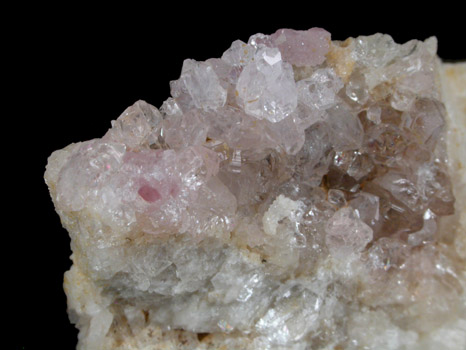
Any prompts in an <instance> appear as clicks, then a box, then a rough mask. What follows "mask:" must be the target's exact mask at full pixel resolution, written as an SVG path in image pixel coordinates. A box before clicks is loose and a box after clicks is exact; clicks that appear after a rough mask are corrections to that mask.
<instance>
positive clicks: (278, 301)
mask: <svg viewBox="0 0 466 350" xmlns="http://www.w3.org/2000/svg"><path fill="white" fill-rule="evenodd" d="M436 45H437V42H436V39H435V38H429V39H427V40H425V41H423V42H422V41H417V40H412V41H409V42H407V43H404V44H397V43H395V42H394V41H393V39H392V38H391V37H390V36H389V35H382V34H375V35H372V36H361V37H358V38H355V39H354V38H350V39H348V40H346V41H344V42H341V41H331V39H330V33H328V32H327V31H325V30H323V29H320V28H312V29H309V30H307V31H296V30H291V29H281V30H278V31H277V32H275V33H274V34H271V35H264V34H256V35H253V36H251V38H250V39H249V41H248V42H242V41H240V40H237V41H235V42H233V43H232V45H231V47H230V48H228V49H227V50H226V51H225V52H224V54H223V55H222V57H221V58H212V59H209V60H207V61H205V62H198V61H195V60H192V59H187V60H185V61H184V64H183V67H182V70H181V75H180V78H179V79H178V80H175V81H172V82H171V83H170V87H171V97H169V98H168V99H167V100H166V101H165V102H164V103H163V105H162V106H161V107H160V108H159V109H158V108H156V107H154V106H152V105H150V104H148V103H146V102H144V101H138V102H136V103H135V104H134V105H132V106H130V107H129V108H127V109H126V110H125V111H124V112H123V113H122V115H121V116H120V117H119V118H118V119H116V120H115V121H113V122H112V126H111V128H110V130H109V131H108V132H107V133H106V134H105V135H104V136H103V137H102V138H100V139H94V140H90V141H85V142H78V143H74V144H71V145H69V146H68V147H66V148H65V149H63V150H59V151H56V152H54V153H53V154H52V155H51V157H50V158H49V163H48V166H47V171H46V174H45V178H46V182H47V184H48V186H49V189H50V193H51V196H52V199H53V201H54V204H55V206H56V209H57V212H58V214H59V215H60V218H61V220H62V223H63V225H64V226H65V227H66V229H67V230H68V231H69V233H70V236H71V246H72V249H73V256H72V259H73V263H74V264H73V266H72V268H71V270H70V271H68V272H67V273H66V275H65V291H66V293H67V297H68V305H69V314H70V317H71V321H72V322H74V323H76V325H77V327H78V328H79V329H80V334H79V344H78V348H80V349H220V348H222V349H270V350H273V349H296V350H298V349H303V350H304V349H393V350H395V349H438V348H442V349H464V348H465V347H466V297H465V288H466V283H465V281H466V278H465V265H466V264H465V258H466V254H464V249H463V250H461V247H462V246H461V244H462V242H463V241H464V242H466V240H465V239H464V238H461V237H462V236H461V237H460V236H459V235H460V233H458V232H459V231H458V232H457V231H455V230H454V229H453V228H447V229H444V230H442V229H441V227H442V223H443V222H444V218H452V217H455V216H454V215H453V214H454V213H455V197H454V195H453V188H452V181H451V178H450V175H449V168H448V166H449V161H448V157H447V148H446V141H445V137H446V109H445V106H444V103H443V98H442V95H441V91H440V88H439V86H440V83H439V79H440V78H439V65H440V63H439V60H438V58H437V56H436ZM456 206H458V204H456ZM457 210H458V209H457ZM460 210H461V209H460ZM450 221H452V220H450ZM445 227H449V226H445ZM451 227H453V226H451ZM445 232H446V233H445ZM439 346H440V347H439Z"/></svg>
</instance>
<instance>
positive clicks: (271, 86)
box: [236, 47, 298, 123]
mask: <svg viewBox="0 0 466 350" xmlns="http://www.w3.org/2000/svg"><path fill="white" fill-rule="evenodd" d="M236 91H237V96H238V103H239V104H240V105H241V106H242V107H243V108H244V111H245V112H246V113H248V114H250V115H252V116H254V117H256V118H258V119H264V118H265V119H267V120H269V121H271V122H273V123H275V122H279V121H280V120H282V119H284V118H286V117H287V116H288V115H290V114H291V113H292V112H293V111H294V110H295V109H296V106H297V103H298V97H297V91H296V84H295V81H294V77H293V69H292V68H291V65H290V64H289V63H286V62H283V61H282V57H281V53H280V51H279V50H278V49H275V48H267V47H264V48H261V49H259V50H258V51H257V52H256V54H255V56H254V61H253V62H251V63H249V64H248V65H246V66H245V67H244V69H243V71H242V72H241V75H240V77H239V79H238V84H237V85H236Z"/></svg>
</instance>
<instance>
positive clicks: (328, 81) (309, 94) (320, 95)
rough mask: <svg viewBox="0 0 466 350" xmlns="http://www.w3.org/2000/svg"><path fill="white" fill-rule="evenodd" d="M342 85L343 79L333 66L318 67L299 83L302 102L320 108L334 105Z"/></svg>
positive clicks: (323, 108) (299, 94)
mask: <svg viewBox="0 0 466 350" xmlns="http://www.w3.org/2000/svg"><path fill="white" fill-rule="evenodd" d="M342 87H343V83H342V81H341V80H340V78H339V77H338V76H337V75H336V74H335V72H334V70H333V69H331V68H322V69H318V70H316V71H315V72H314V73H312V75H311V76H310V77H309V78H307V79H303V80H300V81H299V82H298V84H297V88H298V96H299V100H300V102H302V103H304V104H305V105H307V106H309V107H311V108H315V109H318V110H325V109H328V108H329V107H330V106H332V105H334V104H335V101H336V100H337V98H336V94H337V93H338V91H339V90H340V89H341V88H342Z"/></svg>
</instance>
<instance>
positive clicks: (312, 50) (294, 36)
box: [270, 28, 330, 66]
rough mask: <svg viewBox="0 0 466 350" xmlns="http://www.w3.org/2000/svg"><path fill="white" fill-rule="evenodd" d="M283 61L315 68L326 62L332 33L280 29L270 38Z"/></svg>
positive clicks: (312, 29)
mask: <svg viewBox="0 0 466 350" xmlns="http://www.w3.org/2000/svg"><path fill="white" fill-rule="evenodd" d="M270 38H271V40H272V42H273V44H274V45H275V46H276V47H278V48H279V49H280V52H281V53H282V55H283V59H284V60H285V61H286V62H289V63H291V64H293V65H296V66H315V65H318V64H321V63H322V62H324V61H325V55H326V54H327V52H328V50H329V42H330V33H329V32H327V31H326V30H324V29H321V28H311V29H309V30H293V29H279V30H277V31H276V32H275V33H274V34H272V35H271V36H270Z"/></svg>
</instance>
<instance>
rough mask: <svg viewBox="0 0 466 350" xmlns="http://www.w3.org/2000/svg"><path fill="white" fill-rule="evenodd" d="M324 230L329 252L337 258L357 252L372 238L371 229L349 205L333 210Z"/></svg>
mask: <svg viewBox="0 0 466 350" xmlns="http://www.w3.org/2000/svg"><path fill="white" fill-rule="evenodd" d="M325 232H326V234H327V235H326V236H325V242H326V244H327V247H328V248H329V250H330V253H331V254H332V255H333V256H335V257H336V258H339V259H345V258H348V257H350V256H352V255H355V254H358V253H359V252H360V251H362V250H363V249H364V248H365V247H366V245H367V243H369V242H370V241H371V240H372V229H371V228H370V227H369V226H368V225H366V224H365V223H364V222H363V221H362V220H361V219H360V218H359V216H358V213H357V212H356V211H355V210H354V209H352V208H350V207H345V208H342V209H340V210H338V211H337V212H335V214H334V215H333V216H332V217H331V218H330V220H329V221H328V222H327V225H326V226H325Z"/></svg>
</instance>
